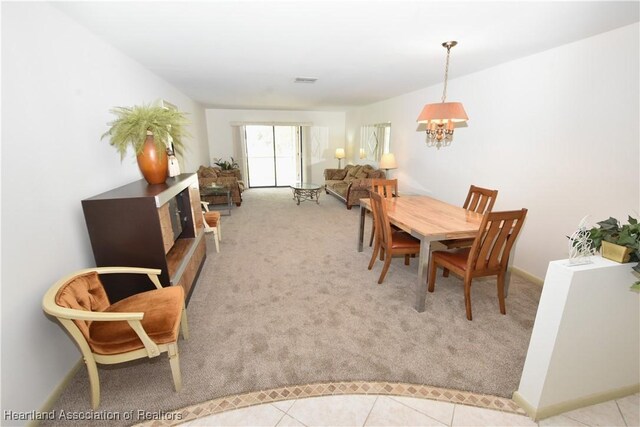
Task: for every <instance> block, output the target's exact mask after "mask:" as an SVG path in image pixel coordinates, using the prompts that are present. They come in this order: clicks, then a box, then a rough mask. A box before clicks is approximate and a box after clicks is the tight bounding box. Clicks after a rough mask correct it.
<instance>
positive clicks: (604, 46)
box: [346, 23, 640, 278]
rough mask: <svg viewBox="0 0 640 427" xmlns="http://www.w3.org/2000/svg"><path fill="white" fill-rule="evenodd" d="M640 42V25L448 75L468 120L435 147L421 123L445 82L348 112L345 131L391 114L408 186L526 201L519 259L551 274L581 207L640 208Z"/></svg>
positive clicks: (620, 214)
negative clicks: (481, 190) (474, 189)
mask: <svg viewBox="0 0 640 427" xmlns="http://www.w3.org/2000/svg"><path fill="white" fill-rule="evenodd" d="M638 40H639V26H638V24H637V23H636V24H633V25H630V26H627V27H623V28H620V29H617V30H614V31H611V32H608V33H604V34H601V35H598V36H595V37H591V38H588V39H584V40H581V41H578V42H575V43H571V44H568V45H565V46H561V47H558V48H555V49H552V50H549V51H546V52H543V53H540V54H536V55H533V56H529V57H526V58H523V59H520V60H517V61H513V62H509V63H505V64H502V65H499V66H496V67H493V68H489V69H486V70H483V71H481V72H478V73H475V74H471V75H468V76H464V77H461V78H457V79H453V80H450V81H449V87H448V95H447V100H448V101H461V102H463V103H464V106H465V109H466V111H467V114H468V115H469V117H470V120H469V122H468V127H467V128H463V129H458V130H456V131H455V137H454V141H453V143H452V145H451V146H449V147H446V148H442V149H440V150H437V149H435V148H428V147H426V145H425V142H424V137H425V135H424V132H417V131H416V129H417V123H416V121H415V120H416V118H417V116H418V114H419V113H420V110H421V109H422V107H423V105H424V104H425V103H431V102H439V100H440V97H441V94H442V84H439V85H436V86H432V87H428V88H426V89H423V90H419V91H416V92H412V93H409V94H406V95H402V96H399V97H396V98H392V99H389V100H386V101H384V102H380V103H377V104H373V105H369V106H366V107H363V108H358V109H355V110H353V111H348V112H347V124H346V135H347V139H348V140H349V139H351V138H352V137H351V135H356V134H357V133H358V129H359V127H360V126H361V125H364V124H368V123H378V122H384V121H391V128H392V130H391V151H392V152H394V153H395V155H396V159H397V161H398V165H399V168H398V169H397V170H395V171H392V174H393V176H394V177H397V178H399V185H400V192H401V194H402V193H405V194H406V193H407V192H416V193H422V194H429V195H432V196H434V197H436V198H439V199H442V200H445V201H448V202H450V203H453V204H462V202H463V200H464V198H465V195H466V193H467V190H468V188H469V185H470V184H475V185H478V186H483V187H489V188H495V189H498V190H499V194H498V199H497V202H496V205H495V209H497V210H506V209H518V208H522V207H526V208H528V209H529V214H528V216H527V222H526V224H525V226H524V228H523V231H522V235H521V237H520V239H519V241H518V244H517V247H516V256H515V259H514V265H515V266H517V267H519V268H521V269H523V270H525V271H527V272H529V273H531V274H533V275H535V276H537V277H540V278H542V277H543V276H544V273H545V271H546V268H547V264H548V262H549V261H550V260H554V259H562V258H566V257H567V239H566V237H565V236H567V235H570V234H571V233H572V232H573V231H575V229H576V228H577V225H578V223H579V221H580V220H581V218H582V217H583V216H585V215H590V221H591V224H594V223H595V222H597V221H600V220H603V219H606V218H608V217H609V216H614V217H616V218H618V219H621V220H625V221H626V218H627V215H628V214H631V215H633V216H636V217H637V216H638V211H639V210H640V199H639V195H640V179H639V170H640V149H639V147H640V135H639V116H640V112H639V94H638V91H639V87H638V75H639V71H640V70H639V65H638V62H639V59H638V52H639V46H638V45H639V42H638ZM456 54H458V55H462V54H464V51H463V50H460V51H457V52H454V53H453V57H452V64H451V67H452V68H454V67H455V55H456ZM352 140H353V141H354V144H356V148H357V144H358V141H359V139H358V138H353V139H352ZM352 152H354V153H355V152H357V150H352Z"/></svg>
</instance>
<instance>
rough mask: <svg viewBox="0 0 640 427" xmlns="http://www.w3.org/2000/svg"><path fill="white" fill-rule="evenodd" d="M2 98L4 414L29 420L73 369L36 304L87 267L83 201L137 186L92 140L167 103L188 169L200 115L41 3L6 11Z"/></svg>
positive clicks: (198, 147)
mask: <svg viewBox="0 0 640 427" xmlns="http://www.w3.org/2000/svg"><path fill="white" fill-rule="evenodd" d="M2 91H3V93H2V287H1V289H2V350H3V351H2V409H3V410H13V411H28V410H33V409H38V408H40V407H41V405H42V404H43V403H44V402H45V400H46V399H47V398H48V396H49V394H50V393H51V392H52V390H53V389H54V387H55V386H56V385H58V384H59V382H60V381H61V380H62V379H63V377H64V376H65V375H66V374H67V372H68V371H69V369H70V368H71V367H72V366H73V365H74V364H75V363H76V362H77V361H78V360H79V358H80V355H79V352H78V350H77V349H76V348H75V346H74V345H73V344H72V342H71V340H70V339H69V338H68V337H67V336H66V334H65V333H63V331H62V329H61V328H60V326H58V324H56V323H54V322H52V321H51V320H49V319H48V318H46V317H45V315H44V314H43V312H42V309H41V305H40V304H41V299H42V296H43V295H44V293H45V291H46V290H47V289H48V288H49V287H50V286H51V285H52V284H53V282H54V281H55V280H57V279H58V278H60V277H61V276H62V275H65V274H68V273H70V272H72V271H74V270H76V269H80V268H85V267H90V266H93V265H95V264H94V260H93V255H92V252H91V247H90V244H89V240H88V236H87V231H86V226H85V222H84V218H83V214H82V209H81V203H80V202H81V200H82V199H84V198H87V197H90V196H93V195H95V194H98V193H101V192H104V191H106V190H109V189H111V188H113V187H117V186H120V185H123V184H126V183H128V182H132V181H135V180H138V179H141V175H140V172H139V171H138V168H137V166H136V164H135V158H134V157H133V155H129V156H128V157H127V158H125V160H124V161H123V162H122V163H121V162H120V158H119V155H118V153H117V152H116V150H115V149H114V148H113V147H111V146H110V145H109V144H108V141H107V140H104V141H100V136H101V135H102V134H103V133H104V132H105V131H106V130H107V126H106V123H107V122H108V121H109V120H111V118H112V116H111V114H110V113H109V109H110V108H112V107H113V106H130V105H134V104H141V103H151V102H153V101H155V100H156V99H158V98H164V99H166V100H167V101H169V102H171V103H173V104H175V105H177V106H178V108H179V109H180V110H182V111H185V112H187V113H189V117H190V119H191V121H192V122H193V125H192V126H191V129H190V133H191V134H192V135H193V137H192V139H191V140H189V141H187V144H188V145H189V146H190V149H189V150H188V151H187V153H186V155H185V158H184V159H183V161H184V164H185V166H186V169H187V170H188V171H195V170H196V168H197V165H199V164H201V163H202V162H206V161H207V159H208V157H209V155H208V146H207V144H206V135H205V133H206V131H205V123H204V109H203V108H202V107H201V106H200V105H199V104H197V103H195V102H193V101H191V100H190V99H189V98H187V97H186V96H184V95H183V94H182V93H180V92H179V91H178V90H176V89H175V88H174V87H172V86H170V85H169V84H168V83H166V82H165V81H163V80H161V79H160V78H159V77H157V76H156V75H155V74H152V73H151V72H149V71H148V70H146V69H145V68H143V67H142V66H141V65H139V64H138V63H136V62H134V61H133V60H131V59H130V58H128V57H126V56H124V55H123V54H122V53H120V52H119V51H117V50H116V49H114V48H113V47H111V46H110V45H107V44H106V43H104V42H102V41H101V40H100V39H98V38H97V37H95V36H94V35H93V34H92V33H90V32H89V31H88V30H86V29H85V28H84V27H82V26H80V25H79V24H77V23H76V22H74V21H72V20H71V19H70V18H69V17H67V16H66V15H64V14H63V13H61V12H60V11H59V10H57V9H56V8H55V7H53V6H51V5H50V4H48V3H28V2H23V3H7V2H3V4H2ZM87 402H88V401H87ZM87 404H88V403H87Z"/></svg>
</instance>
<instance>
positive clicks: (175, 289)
mask: <svg viewBox="0 0 640 427" xmlns="http://www.w3.org/2000/svg"><path fill="white" fill-rule="evenodd" d="M183 304H184V291H183V290H182V286H170V287H166V288H162V289H154V290H152V291H147V292H142V293H139V294H136V295H132V296H130V297H128V298H125V299H123V300H121V301H118V302H117V303H115V304H113V305H111V306H109V307H108V308H107V309H106V310H105V312H116V313H123V312H129V313H131V312H133V313H139V312H142V313H144V317H143V318H142V320H141V323H142V327H143V328H144V330H145V331H146V332H147V335H149V338H151V340H152V341H153V342H155V343H156V344H166V343H170V342H174V341H177V340H178V331H179V329H180V319H181V317H182V307H183ZM89 336H90V338H89V345H90V346H91V349H92V350H93V352H94V353H98V354H118V353H124V352H127V351H132V350H137V349H139V348H143V347H144V345H143V344H142V341H140V338H138V335H137V334H136V333H135V331H134V330H133V329H131V327H130V326H129V324H128V323H127V322H125V321H119V322H92V323H91V326H90V327H89Z"/></svg>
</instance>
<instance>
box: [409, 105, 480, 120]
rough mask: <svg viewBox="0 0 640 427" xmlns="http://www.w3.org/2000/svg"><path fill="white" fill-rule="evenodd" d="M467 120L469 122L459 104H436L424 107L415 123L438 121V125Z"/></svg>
mask: <svg viewBox="0 0 640 427" xmlns="http://www.w3.org/2000/svg"><path fill="white" fill-rule="evenodd" d="M467 120H469V117H467V113H466V111H464V107H463V106H462V103H461V102H438V103H435V104H427V105H425V106H424V108H423V109H422V112H420V115H419V116H418V119H417V122H418V123H428V122H430V121H439V122H440V123H447V122H453V123H456V122H464V121H467Z"/></svg>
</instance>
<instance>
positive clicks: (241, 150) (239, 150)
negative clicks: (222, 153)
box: [231, 125, 249, 186]
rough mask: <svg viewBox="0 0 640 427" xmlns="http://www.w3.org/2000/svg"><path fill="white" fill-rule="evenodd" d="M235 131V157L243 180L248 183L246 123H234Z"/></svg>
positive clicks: (233, 133)
mask: <svg viewBox="0 0 640 427" xmlns="http://www.w3.org/2000/svg"><path fill="white" fill-rule="evenodd" d="M231 128H232V129H233V131H232V132H231V134H232V135H233V159H234V160H235V161H236V162H237V163H238V165H239V166H240V173H241V174H242V180H243V181H244V183H245V186H246V185H247V177H248V176H249V175H248V169H247V140H246V139H245V129H244V125H232V126H231Z"/></svg>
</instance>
